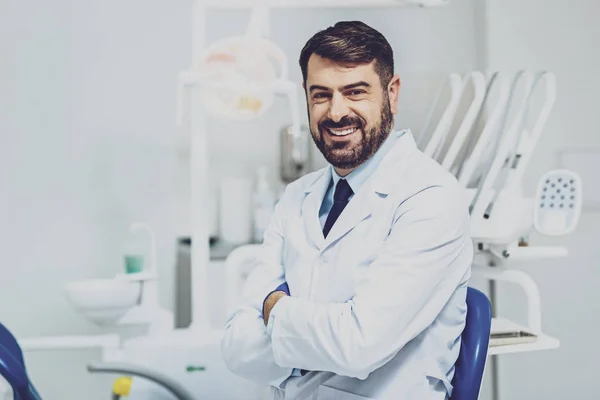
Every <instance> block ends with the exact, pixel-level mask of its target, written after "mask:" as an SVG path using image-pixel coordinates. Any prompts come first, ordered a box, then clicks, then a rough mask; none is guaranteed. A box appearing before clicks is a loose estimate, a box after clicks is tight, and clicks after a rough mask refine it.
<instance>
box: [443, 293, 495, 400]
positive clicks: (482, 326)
mask: <svg viewBox="0 0 600 400" xmlns="http://www.w3.org/2000/svg"><path fill="white" fill-rule="evenodd" d="M491 326H492V306H491V304H490V301H489V299H488V298H487V296H486V295H485V294H483V293H482V292H480V291H479V290H477V289H474V288H472V287H469V288H467V322H466V325H465V329H464V330H463V333H462V337H461V348H460V353H459V355H458V360H457V361H456V364H455V365H456V368H455V372H454V378H453V379H452V385H453V386H454V389H453V390H452V396H451V397H450V399H451V400H477V399H478V398H479V391H480V389H481V381H482V380H483V372H484V370H485V363H486V360H487V353H488V346H489V343H490V330H491Z"/></svg>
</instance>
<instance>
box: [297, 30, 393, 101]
mask: <svg viewBox="0 0 600 400" xmlns="http://www.w3.org/2000/svg"><path fill="white" fill-rule="evenodd" d="M313 54H317V55H319V56H321V57H323V58H327V59H329V60H331V61H333V62H335V63H338V64H339V65H342V66H345V67H351V66H354V65H360V64H369V63H371V62H372V61H373V60H375V64H374V68H375V72H376V73H377V75H379V80H380V82H381V86H382V87H383V88H384V90H385V89H386V87H387V85H388V83H389V82H390V80H391V79H392V76H393V75H394V52H393V51H392V47H391V46H390V44H389V43H388V41H387V40H386V38H385V37H384V36H383V35H382V34H381V33H379V32H378V31H376V30H375V29H373V28H371V27H370V26H368V25H367V24H365V23H364V22H361V21H340V22H338V23H336V24H335V25H334V26H330V27H329V28H327V29H324V30H321V31H319V32H317V33H316V34H315V35H314V36H313V37H312V38H310V39H309V40H308V42H306V44H305V45H304V48H303V49H302V51H301V52H300V60H299V63H300V69H302V78H303V80H304V82H306V77H307V72H308V71H307V70H308V59H309V58H310V56H311V55H313Z"/></svg>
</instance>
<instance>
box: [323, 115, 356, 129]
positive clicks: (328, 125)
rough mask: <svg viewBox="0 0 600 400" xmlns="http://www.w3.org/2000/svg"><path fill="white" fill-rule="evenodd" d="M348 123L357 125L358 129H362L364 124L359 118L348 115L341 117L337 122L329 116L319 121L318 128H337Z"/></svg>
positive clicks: (348, 124)
mask: <svg viewBox="0 0 600 400" xmlns="http://www.w3.org/2000/svg"><path fill="white" fill-rule="evenodd" d="M350 125H352V126H357V127H358V128H359V129H362V128H363V127H364V125H365V124H364V122H363V120H362V119H361V118H359V117H350V116H344V117H342V119H340V120H339V122H335V121H333V120H332V119H329V118H328V119H325V120H323V121H321V122H319V128H320V129H339V128H343V127H346V126H350Z"/></svg>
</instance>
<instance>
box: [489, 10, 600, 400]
mask: <svg viewBox="0 0 600 400" xmlns="http://www.w3.org/2000/svg"><path fill="white" fill-rule="evenodd" d="M486 6H487V30H488V32H487V37H488V41H487V46H486V51H487V56H486V58H487V64H488V65H487V66H488V68H489V69H490V70H498V69H503V70H511V71H515V70H518V69H521V68H528V69H537V70H549V71H552V72H554V73H555V74H556V77H557V85H558V98H557V101H556V105H555V108H554V110H553V112H552V115H551V117H550V119H549V121H548V124H547V126H546V130H545V132H544V136H543V137H542V138H541V139H540V144H539V147H538V149H537V151H536V154H535V157H534V159H533V160H532V164H531V170H530V171H529V173H528V174H527V176H526V182H527V185H528V187H527V188H526V191H527V192H528V193H529V194H533V192H534V190H535V184H536V182H537V180H538V179H539V177H540V176H541V174H542V173H543V172H544V171H546V170H548V169H551V168H557V167H559V164H558V162H557V150H559V149H561V148H563V147H581V146H599V145H600V134H599V131H600V113H598V110H597V107H598V101H597V93H598V92H599V91H600V76H599V75H598V71H600V52H599V51H598V48H599V47H598V43H600V25H599V24H598V20H597V16H598V15H600V2H598V1H595V0H576V1H558V0H551V1H547V0H527V1H522V0H488V1H487V2H486ZM594 184H597V183H596V182H584V190H585V185H594ZM598 238H600V215H598V214H594V213H591V212H586V213H585V214H584V215H583V216H582V218H581V222H580V224H579V226H578V228H577V230H576V231H575V232H574V233H573V234H571V235H570V236H569V237H567V238H566V240H565V239H560V240H549V239H544V238H534V239H535V240H537V241H538V243H541V244H543V243H558V242H560V241H563V242H564V243H565V244H566V245H567V246H569V248H570V251H571V255H570V256H569V257H568V258H567V259H563V260H549V261H546V262H536V263H531V264H528V265H524V266H522V269H523V270H525V271H528V272H529V273H531V275H532V276H533V277H534V279H535V280H536V282H537V283H538V284H539V288H540V291H541V296H542V311H543V319H542V324H543V328H544V329H545V330H546V331H547V333H548V334H550V335H552V336H555V337H557V338H559V339H560V340H561V347H560V349H558V350H554V351H547V352H540V353H529V354H519V355H507V356H502V357H501V358H500V374H501V375H500V378H501V384H500V395H501V396H500V399H504V400H508V399H510V400H519V399H547V400H551V399H556V400H558V399H578V400H587V399H597V398H598V394H597V390H596V387H595V385H594V384H593V382H594V381H595V379H596V378H595V373H596V369H597V368H596V366H597V365H596V360H597V359H598V358H599V357H600V347H599V346H597V345H595V343H596V341H597V338H598V336H599V335H600V323H599V322H598V321H599V320H598V312H599V311H600V306H599V304H600V298H599V297H598V289H597V288H598V284H597V282H598V281H600V269H598V259H599V258H600V248H599V247H598ZM499 299H500V304H499V305H500V310H501V313H503V314H504V315H506V316H510V317H515V318H516V319H518V320H520V321H524V315H525V310H524V305H523V304H524V303H523V302H524V296H523V295H522V293H521V292H520V291H519V290H515V289H514V288H512V287H510V286H502V287H501V289H500V293H499Z"/></svg>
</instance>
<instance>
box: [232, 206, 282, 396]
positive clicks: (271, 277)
mask: <svg viewBox="0 0 600 400" xmlns="http://www.w3.org/2000/svg"><path fill="white" fill-rule="evenodd" d="M284 196H285V195H284ZM283 202H284V198H282V200H281V201H280V202H279V203H278V204H277V205H276V206H275V211H274V213H273V217H272V218H271V222H270V225H269V227H268V228H267V230H266V231H265V235H264V240H263V244H262V245H261V247H260V250H259V254H258V256H257V259H256V263H257V264H256V266H255V268H254V270H253V271H252V273H251V274H250V275H249V276H248V279H247V280H246V283H245V285H244V288H243V291H242V296H241V297H242V301H241V304H240V306H239V307H238V308H237V309H236V310H235V311H234V312H233V313H232V314H231V316H230V317H229V318H228V320H227V322H226V324H225V332H224V336H223V339H222V342H221V353H222V355H223V358H224V361H225V364H226V366H227V368H228V369H229V370H230V371H231V372H233V373H234V374H236V375H238V376H241V377H243V378H246V379H249V380H252V381H254V382H256V383H258V384H264V385H271V386H275V387H279V386H280V384H281V383H282V382H283V381H285V379H287V378H288V377H289V376H290V374H291V373H292V370H293V368H287V367H281V366H279V365H277V364H276V363H275V359H274V358H273V351H272V347H271V341H270V338H269V336H268V335H267V332H266V327H265V323H264V320H263V317H262V305H263V300H264V298H265V296H266V294H267V293H269V292H270V291H272V290H273V289H274V288H276V287H278V286H279V285H280V284H282V283H283V282H284V281H285V275H284V269H283V263H282V251H283V250H282V249H283V226H284V218H283V216H284V213H283V211H282V208H283V206H282V203H283Z"/></svg>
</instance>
